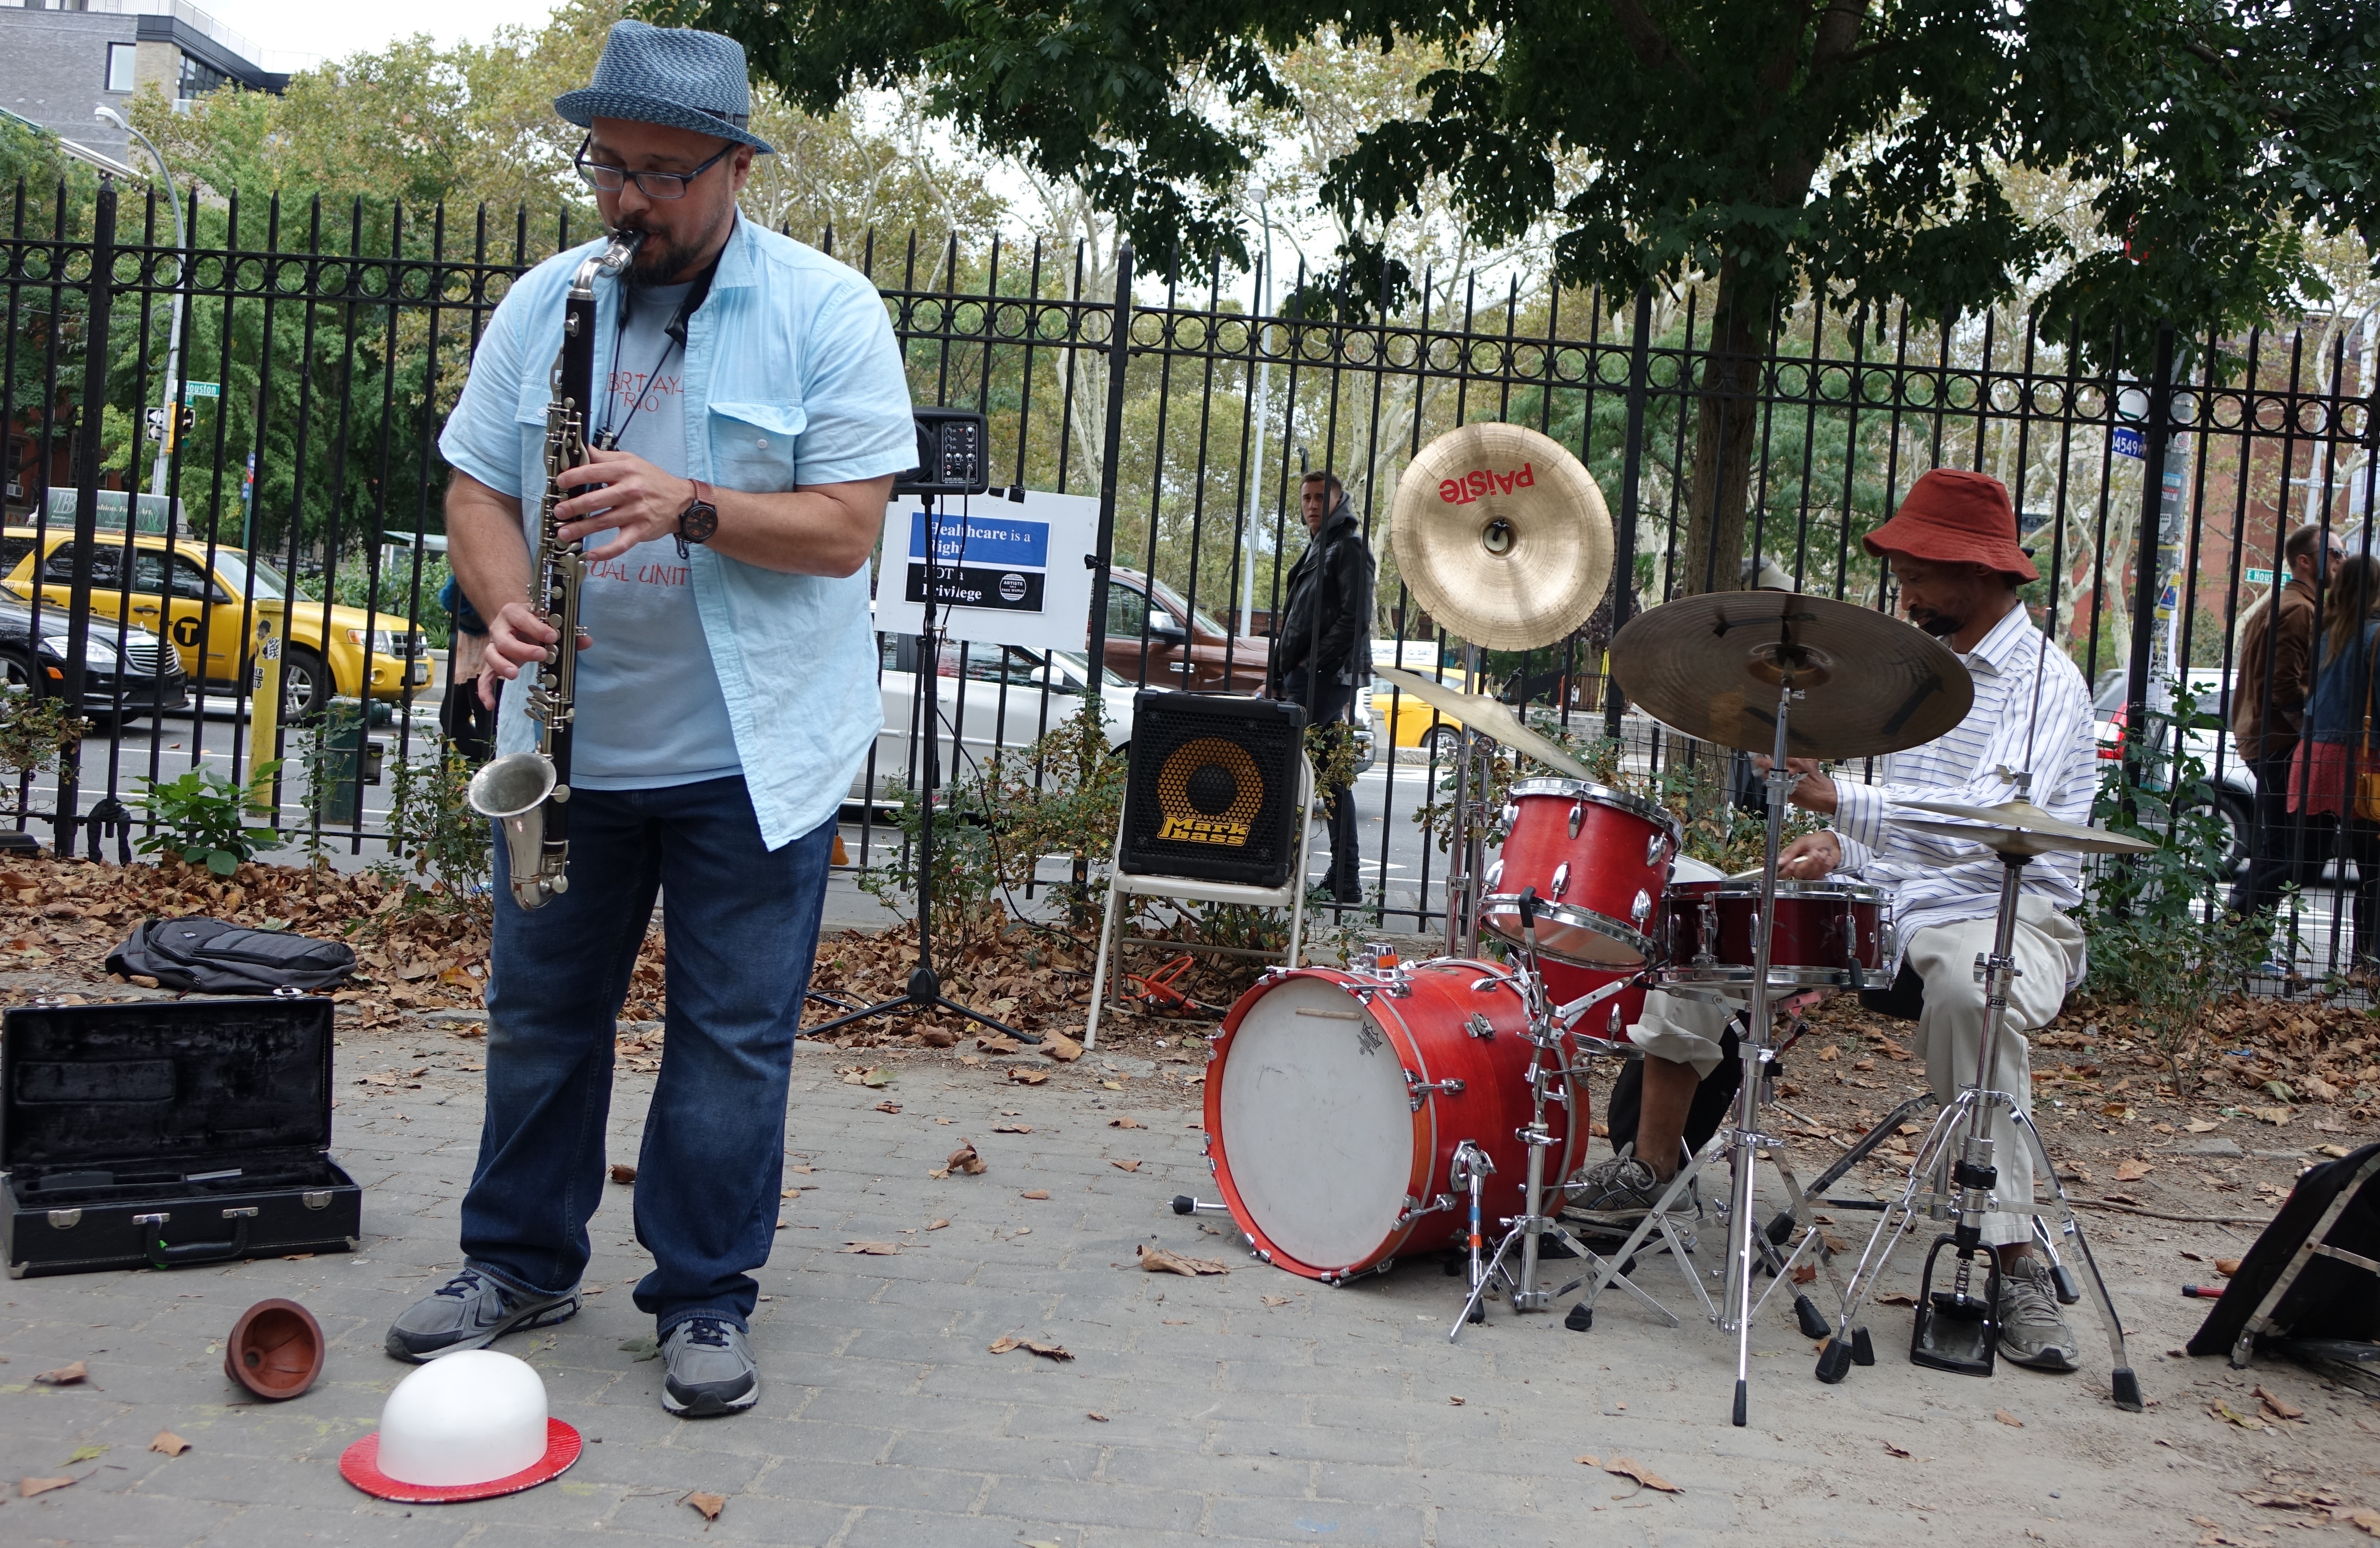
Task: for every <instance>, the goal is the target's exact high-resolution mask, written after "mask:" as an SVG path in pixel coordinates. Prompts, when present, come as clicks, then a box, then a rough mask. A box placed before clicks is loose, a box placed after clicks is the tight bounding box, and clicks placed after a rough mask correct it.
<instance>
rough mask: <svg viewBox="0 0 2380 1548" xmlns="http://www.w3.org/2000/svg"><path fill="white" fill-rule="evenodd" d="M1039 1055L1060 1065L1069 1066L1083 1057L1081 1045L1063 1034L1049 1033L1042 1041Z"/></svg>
mask: <svg viewBox="0 0 2380 1548" xmlns="http://www.w3.org/2000/svg"><path fill="white" fill-rule="evenodd" d="M1041 1053H1042V1054H1043V1056H1044V1057H1047V1058H1051V1059H1055V1060H1057V1061H1058V1062H1059V1063H1060V1064H1062V1065H1070V1064H1073V1063H1074V1062H1075V1060H1076V1059H1079V1058H1081V1057H1082V1056H1083V1045H1082V1044H1081V1043H1079V1042H1075V1040H1074V1039H1073V1038H1070V1037H1068V1036H1067V1035H1066V1034H1065V1033H1063V1032H1050V1033H1049V1034H1047V1036H1046V1037H1045V1038H1044V1039H1043V1041H1042V1043H1041Z"/></svg>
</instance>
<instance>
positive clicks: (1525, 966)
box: [1446, 887, 1678, 1344]
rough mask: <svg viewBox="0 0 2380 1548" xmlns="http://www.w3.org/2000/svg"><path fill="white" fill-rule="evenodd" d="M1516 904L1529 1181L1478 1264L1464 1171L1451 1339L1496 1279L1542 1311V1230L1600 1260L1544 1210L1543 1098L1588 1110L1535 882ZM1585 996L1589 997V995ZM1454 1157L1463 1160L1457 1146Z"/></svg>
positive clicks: (1475, 1216) (1475, 1217)
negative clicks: (1579, 1096)
mask: <svg viewBox="0 0 2380 1548" xmlns="http://www.w3.org/2000/svg"><path fill="white" fill-rule="evenodd" d="M1520 904H1521V964H1522V969H1521V972H1520V973H1519V974H1518V975H1517V982H1518V986H1519V988H1520V991H1521V1000H1522V1003H1523V1005H1524V1006H1526V1013H1527V1016H1528V1018H1529V1030H1528V1033H1527V1037H1528V1039H1529V1043H1530V1046H1531V1047H1532V1048H1533V1049H1534V1050H1535V1052H1534V1053H1532V1054H1530V1055H1529V1101H1530V1109H1529V1122H1528V1124H1527V1126H1526V1127H1524V1128H1523V1129H1522V1130H1521V1131H1520V1136H1519V1138H1520V1140H1521V1142H1522V1143H1523V1144H1524V1145H1526V1146H1527V1147H1528V1150H1529V1170H1528V1176H1527V1180H1526V1181H1525V1182H1524V1185H1523V1191H1522V1205H1521V1208H1522V1213H1519V1214H1517V1215H1508V1216H1506V1217H1505V1218H1504V1220H1503V1221H1502V1222H1501V1224H1502V1225H1504V1227H1505V1230H1504V1237H1503V1239H1502V1240H1500V1241H1499V1242H1498V1243H1497V1244H1496V1253H1495V1256H1494V1257H1492V1258H1490V1259H1489V1260H1488V1263H1487V1265H1486V1267H1484V1268H1483V1267H1481V1266H1480V1264H1479V1247H1480V1235H1479V1202H1478V1192H1477V1189H1478V1188H1479V1174H1478V1172H1477V1171H1476V1170H1472V1171H1470V1172H1469V1173H1468V1175H1467V1180H1468V1181H1469V1182H1470V1185H1471V1188H1472V1189H1473V1192H1472V1205H1471V1210H1472V1214H1471V1294H1470V1297H1469V1298H1467V1299H1465V1300H1464V1301H1463V1312H1462V1315H1460V1316H1458V1317H1457V1318H1455V1320H1454V1325H1453V1326H1452V1327H1451V1328H1449V1329H1448V1330H1447V1333H1446V1341H1447V1342H1448V1343H1450V1344H1451V1343H1453V1342H1454V1341H1455V1340H1456V1339H1457V1338H1460V1337H1461V1336H1462V1335H1463V1323H1477V1322H1485V1321H1487V1315H1488V1314H1487V1309H1486V1306H1485V1302H1486V1300H1487V1298H1488V1290H1489V1288H1490V1287H1491V1286H1495V1285H1497V1284H1502V1285H1503V1286H1506V1289H1507V1292H1508V1299H1509V1300H1510V1301H1511V1303H1512V1310H1514V1311H1516V1312H1517V1311H1543V1310H1547V1309H1548V1306H1549V1305H1550V1304H1551V1303H1552V1301H1553V1295H1552V1293H1551V1292H1548V1291H1546V1290H1541V1289H1539V1288H1538V1287H1537V1252H1538V1249H1539V1247H1540V1245H1541V1243H1542V1241H1543V1238H1544V1237H1548V1236H1550V1237H1553V1238H1554V1239H1555V1240H1557V1241H1559V1242H1560V1243H1561V1244H1562V1245H1563V1246H1564V1247H1565V1248H1568V1249H1570V1250H1571V1252H1573V1254H1575V1255H1576V1256H1577V1257H1578V1258H1580V1259H1581V1260H1582V1261H1584V1262H1591V1263H1595V1264H1597V1265H1598V1266H1600V1265H1601V1264H1602V1262H1603V1261H1602V1260H1601V1259H1600V1258H1597V1256H1596V1255H1595V1254H1594V1253H1593V1252H1590V1251H1589V1250H1587V1248H1586V1245H1585V1243H1584V1242H1582V1241H1580V1240H1579V1239H1578V1238H1577V1237H1573V1236H1572V1235H1571V1233H1570V1230H1569V1228H1568V1227H1566V1226H1564V1225H1562V1223H1561V1222H1560V1220H1559V1219H1557V1218H1555V1217H1554V1216H1553V1215H1551V1214H1549V1213H1548V1212H1547V1209H1546V1195H1547V1191H1548V1189H1547V1187H1546V1152H1547V1151H1548V1150H1549V1149H1551V1148H1552V1146H1553V1144H1554V1137H1553V1130H1552V1128H1551V1127H1549V1126H1548V1124H1547V1122H1546V1106H1547V1104H1548V1103H1560V1104H1561V1105H1563V1106H1565V1107H1570V1108H1571V1122H1572V1123H1573V1124H1578V1123H1582V1122H1584V1121H1585V1114H1584V1113H1583V1112H1581V1111H1580V1110H1579V1109H1578V1108H1577V1107H1575V1106H1572V1104H1571V1100H1570V1086H1569V1081H1570V1079H1571V1077H1572V1075H1573V1073H1574V1071H1573V1067H1572V1066H1571V1064H1570V1061H1569V1060H1568V1058H1567V1057H1565V1056H1564V1054H1563V1052H1562V1045H1563V1043H1564V1042H1565V1041H1566V1040H1567V1038H1568V1037H1569V1028H1568V1025H1567V1024H1566V1023H1565V1022H1563V1021H1562V1020H1560V1018H1557V1017H1556V1015H1555V1014H1554V1012H1553V1011H1552V1009H1551V1008H1550V1007H1549V1006H1548V1005H1547V1004H1546V996H1545V980H1544V979H1542V978H1541V977H1539V976H1538V973H1537V892H1536V888H1535V887H1530V888H1526V889H1524V891H1523V892H1522V894H1521V898H1520ZM1618 987H1619V986H1614V987H1613V989H1612V991H1611V992H1612V993H1617V990H1618ZM1589 998H1590V1000H1591V999H1592V998H1594V996H1590V997H1589ZM1565 1008H1571V1007H1565ZM1579 1013H1580V1014H1584V1008H1583V1007H1582V1008H1580V1012H1579ZM1548 1055H1550V1062H1548ZM1558 1081H1559V1082H1560V1083H1561V1084H1560V1089H1559V1090H1557V1089H1556V1082H1558ZM1457 1159H1458V1161H1459V1160H1460V1152H1459V1151H1458V1152H1457ZM1481 1159H1482V1160H1485V1159H1486V1158H1485V1157H1482V1158H1481ZM1567 1180H1568V1179H1566V1178H1565V1179H1559V1180H1558V1181H1557V1182H1556V1184H1555V1186H1554V1188H1553V1190H1552V1191H1554V1192H1555V1193H1556V1194H1559V1193H1560V1183H1561V1182H1562V1181H1567ZM1516 1247H1517V1248H1518V1249H1520V1267H1519V1268H1518V1269H1517V1270H1515V1269H1511V1268H1507V1267H1506V1266H1505V1259H1506V1258H1508V1257H1509V1256H1511V1255H1512V1250H1513V1249H1514V1248H1516ZM1620 1285H1621V1288H1622V1289H1624V1290H1626V1291H1627V1292H1628V1293H1629V1294H1630V1295H1632V1296H1633V1297H1635V1298H1637V1300H1639V1301H1641V1302H1643V1303H1644V1305H1645V1308H1646V1310H1650V1311H1651V1312H1652V1313H1653V1314H1654V1315H1655V1316H1657V1317H1663V1318H1667V1319H1668V1321H1669V1323H1670V1326H1671V1327H1675V1326H1677V1325H1678V1320H1677V1319H1676V1318H1675V1317H1671V1316H1670V1313H1669V1311H1668V1310H1666V1309H1665V1308H1664V1307H1663V1306H1662V1305H1661V1303H1660V1302H1659V1301H1657V1300H1655V1299H1654V1298H1652V1297H1651V1296H1648V1295H1646V1294H1645V1292H1644V1291H1643V1290H1641V1289H1639V1288H1637V1287H1636V1286H1634V1285H1633V1284H1632V1283H1630V1282H1629V1281H1628V1280H1626V1279H1625V1278H1622V1279H1621V1281H1620Z"/></svg>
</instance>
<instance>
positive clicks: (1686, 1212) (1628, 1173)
mask: <svg viewBox="0 0 2380 1548" xmlns="http://www.w3.org/2000/svg"><path fill="white" fill-rule="evenodd" d="M1669 1189H1670V1185H1669V1183H1668V1182H1666V1181H1664V1180H1662V1179H1661V1178H1659V1177H1657V1176H1654V1175H1653V1168H1652V1167H1651V1166H1649V1165H1647V1164H1645V1163H1644V1162H1641V1161H1639V1160H1637V1159H1636V1158H1635V1157H1634V1156H1633V1155H1618V1156H1613V1157H1612V1158H1611V1159H1610V1160H1609V1161H1604V1162H1599V1163H1597V1164H1595V1165H1593V1166H1590V1167H1588V1168H1587V1169H1586V1171H1585V1173H1584V1174H1582V1175H1581V1176H1580V1177H1579V1179H1578V1181H1577V1182H1576V1183H1574V1184H1573V1185H1572V1189H1571V1197H1572V1202H1571V1204H1570V1206H1569V1208H1568V1209H1567V1210H1565V1211H1564V1212H1563V1213H1564V1214H1565V1215H1566V1216H1568V1217H1569V1218H1573V1219H1583V1220H1584V1221H1585V1223H1586V1224H1587V1225H1607V1226H1608V1225H1623V1226H1633V1225H1635V1223H1636V1222H1637V1221H1639V1220H1642V1219H1644V1218H1645V1216H1646V1215H1648V1214H1650V1213H1653V1206H1654V1205H1655V1204H1656V1203H1658V1202H1659V1201H1660V1198H1661V1195H1662V1194H1664V1193H1666V1192H1668V1191H1669ZM1700 1206H1701V1200H1700V1199H1699V1197H1697V1195H1696V1192H1695V1189H1694V1184H1693V1183H1692V1182H1691V1181H1689V1182H1688V1183H1687V1184H1686V1187H1685V1188H1684V1189H1683V1190H1682V1191H1681V1192H1680V1193H1679V1194H1678V1196H1677V1197H1676V1198H1674V1199H1672V1200H1670V1207H1669V1209H1668V1211H1667V1212H1666V1213H1668V1215H1669V1217H1670V1221H1671V1222H1672V1223H1673V1224H1675V1225H1680V1226H1685V1225H1692V1224H1693V1223H1694V1218H1695V1217H1696V1215H1698V1214H1699V1213H1701V1209H1700Z"/></svg>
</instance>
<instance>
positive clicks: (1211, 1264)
mask: <svg viewBox="0 0 2380 1548" xmlns="http://www.w3.org/2000/svg"><path fill="white" fill-rule="evenodd" d="M1133 1251H1134V1252H1135V1253H1136V1254H1138V1256H1139V1258H1140V1266H1141V1267H1142V1268H1144V1269H1147V1271H1148V1272H1149V1273H1151V1274H1183V1275H1184V1276H1186V1277H1188V1278H1192V1279H1195V1278H1196V1277H1197V1276H1198V1275H1200V1274H1229V1273H1231V1272H1232V1271H1231V1268H1230V1267H1229V1265H1227V1264H1224V1263H1220V1262H1216V1261H1215V1260H1214V1259H1212V1258H1184V1257H1183V1256H1181V1255H1180V1254H1179V1253H1174V1252H1168V1251H1166V1250H1165V1249H1163V1248H1161V1247H1151V1246H1149V1245H1148V1244H1147V1242H1142V1243H1141V1244H1140V1245H1139V1246H1137V1247H1135V1248H1134V1249H1133Z"/></svg>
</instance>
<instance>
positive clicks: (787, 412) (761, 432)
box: [710, 403, 809, 494]
mask: <svg viewBox="0 0 2380 1548" xmlns="http://www.w3.org/2000/svg"><path fill="white" fill-rule="evenodd" d="M808 423H809V415H808V414H807V413H806V412H805V411H804V410H803V408H802V406H801V405H800V404H798V403H713V404H712V405H711V406H710V469H711V474H710V478H711V481H712V482H713V483H715V484H717V485H719V486H720V487H721V488H722V489H734V490H740V491H742V492H743V493H745V494H783V492H784V491H786V490H789V489H791V488H793V487H794V483H795V477H796V474H797V472H798V469H796V467H795V459H794V447H795V442H796V441H797V440H798V439H799V437H800V435H801V433H802V429H803V427H804V426H805V425H807V424H808Z"/></svg>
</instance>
